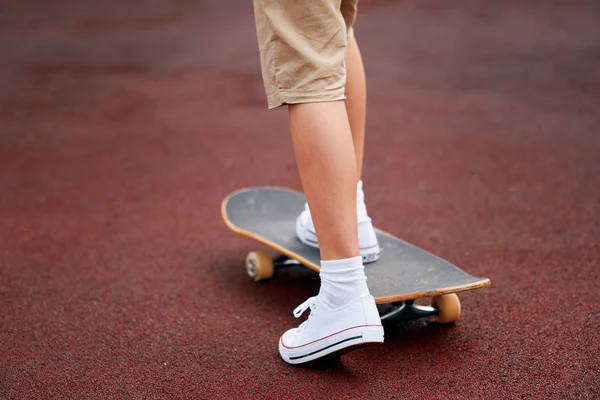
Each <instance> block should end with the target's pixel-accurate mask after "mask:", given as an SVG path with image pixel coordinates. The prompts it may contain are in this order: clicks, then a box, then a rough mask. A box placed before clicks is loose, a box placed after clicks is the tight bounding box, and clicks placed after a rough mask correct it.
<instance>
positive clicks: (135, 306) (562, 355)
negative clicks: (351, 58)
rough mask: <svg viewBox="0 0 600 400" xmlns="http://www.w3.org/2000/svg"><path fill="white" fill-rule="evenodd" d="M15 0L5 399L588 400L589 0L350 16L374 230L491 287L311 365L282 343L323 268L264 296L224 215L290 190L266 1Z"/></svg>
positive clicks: (0, 115)
mask: <svg viewBox="0 0 600 400" xmlns="http://www.w3.org/2000/svg"><path fill="white" fill-rule="evenodd" d="M9 3H10V4H8V5H7V4H5V5H3V6H2V8H3V13H2V14H1V15H0V49H1V50H0V87H1V90H0V238H1V240H0V360H2V361H1V362H0V397H2V398H11V399H12V398H17V399H32V398H58V397H65V398H72V399H82V398H145V399H146V398H172V397H189V398H209V399H215V398H226V399H232V398H235V399H242V398H280V399H288V398H336V399H338V398H339V399H342V398H382V399H383V398H386V399H387V398H415V399H417V398H418V399H449V398H451V399H473V398H482V399H508V398H511V399H512V398H535V399H550V398H556V399H565V398H570V399H574V398H577V399H588V398H589V399H597V398H599V397H600V383H599V382H600V361H599V358H600V335H599V333H600V331H599V328H598V326H599V325H600V306H599V305H598V302H599V300H600V298H599V295H598V292H599V289H600V284H599V280H600V265H599V256H600V228H599V225H600V136H599V135H600V6H599V5H598V2H595V1H575V2H565V1H543V2H542V1H527V2H522V1H516V0H511V1H503V2H494V1H491V0H487V1H479V0H478V1H476V0H467V1H461V2H458V3H457V4H456V2H454V3H452V4H449V3H448V2H445V1H441V0H421V1H383V0H379V1H372V0H363V1H362V8H361V11H362V14H361V15H360V17H359V22H358V24H357V30H356V31H357V35H358V38H359V41H360V43H361V44H362V46H363V53H364V58H365V63H366V67H367V71H368V79H369V89H370V92H369V93H370V94H369V101H370V103H369V104H370V105H369V115H368V135H369V137H368V143H367V146H368V147H367V152H366V164H367V167H366V168H365V176H364V180H365V188H366V193H367V201H368V205H369V209H370V210H371V214H372V216H373V218H374V220H375V223H376V224H377V225H378V226H379V227H381V228H383V229H385V230H387V231H389V232H391V233H393V234H395V235H398V236H400V237H402V238H405V239H406V240H409V241H411V242H413V243H415V244H417V245H419V246H422V247H424V248H426V249H428V250H430V251H432V252H435V253H437V254H439V255H441V256H443V257H444V258H447V259H449V260H450V261H452V262H454V263H456V264H457V265H460V266H462V267H463V268H465V269H466V270H468V271H470V272H472V273H473V274H476V275H480V276H487V277H490V278H491V280H492V285H491V286H490V287H489V288H485V289H482V290H477V291H474V292H469V293H466V294H464V295H462V296H461V298H462V305H463V316H462V318H461V320H460V321H459V323H458V324H456V325H455V326H453V327H441V326H437V325H436V324H433V323H430V322H428V321H424V320H423V321H418V322H414V323H403V324H400V325H398V326H397V327H396V328H391V329H388V330H387V331H386V343H385V344H384V345H383V346H380V347H377V348H369V349H366V350H363V351H361V352H357V353H350V354H347V355H345V356H343V357H342V358H341V359H340V360H339V361H338V362H329V363H324V364H322V365H317V366H314V367H311V368H297V367H292V366H288V365H286V364H285V363H284V362H282V361H281V360H280V359H279V356H278V354H277V340H278V338H279V335H280V334H281V333H282V332H283V331H284V330H286V329H287V328H290V327H292V326H294V325H295V324H297V323H298V321H297V320H295V319H294V318H293V316H292V310H293V308H294V307H295V306H297V305H298V304H300V303H301V302H302V301H304V300H305V299H306V298H307V297H308V296H310V295H314V294H315V293H316V290H317V288H318V280H317V277H316V275H313V274H310V273H307V272H305V271H302V270H296V271H287V272H285V273H282V274H280V275H279V276H278V277H277V278H276V279H275V280H273V281H271V282H268V283H263V284H256V283H253V282H251V281H250V280H249V279H248V277H247V276H246V274H245V271H244V268H243V260H244V257H245V255H246V253H247V252H248V251H249V250H253V249H257V248H260V246H257V244H256V243H254V242H252V241H250V240H247V239H244V238H242V237H239V236H236V235H234V234H233V233H231V232H229V231H228V230H227V228H226V227H225V225H224V224H223V222H222V221H221V216H220V209H219V207H220V202H221V199H222V198H223V197H224V196H225V195H226V194H228V193H229V192H230V191H232V190H234V189H237V188H240V187H243V186H248V185H262V184H272V185H284V186H289V187H292V188H295V189H299V188H300V185H299V180H298V175H297V170H296V167H295V163H294V160H293V153H292V148H291V143H290V139H289V134H288V128H287V113H286V111H285V110H284V109H279V110H276V111H272V112H269V111H267V110H266V106H265V99H264V93H263V87H262V81H261V77H260V67H259V63H258V62H259V61H258V54H257V45H256V37H255V32H254V25H253V15H252V5H251V3H252V2H249V1H241V0H235V1H234V0H230V1H219V0H211V1H198V2H190V1H160V0H159V1H136V2H119V1H115V0H106V1H101V2H97V1H90V0H85V1H80V0H79V1H75V0H66V1H61V2H44V1H39V0H38V1H25V2H9ZM523 4H527V5H523Z"/></svg>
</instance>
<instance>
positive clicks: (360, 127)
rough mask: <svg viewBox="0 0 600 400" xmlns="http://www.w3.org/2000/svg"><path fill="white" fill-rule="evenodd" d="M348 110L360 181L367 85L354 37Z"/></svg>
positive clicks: (350, 52) (348, 61)
mask: <svg viewBox="0 0 600 400" xmlns="http://www.w3.org/2000/svg"><path fill="white" fill-rule="evenodd" d="M346 110H347V112H348V119H349V120H350V128H351V130H352V141H353V142H354V152H355V157H356V165H357V170H358V179H359V180H360V179H361V176H362V166H363V152H364V150H363V149H364V143H365V119H366V112H367V84H366V79H365V70H364V67H363V61H362V57H361V55H360V49H359V47H358V43H357V42H356V39H355V38H354V36H352V38H351V39H350V40H349V41H348V54H347V55H346Z"/></svg>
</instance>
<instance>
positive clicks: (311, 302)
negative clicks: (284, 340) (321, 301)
mask: <svg viewBox="0 0 600 400" xmlns="http://www.w3.org/2000/svg"><path fill="white" fill-rule="evenodd" d="M316 300H317V297H316V296H313V297H309V298H308V299H307V300H306V301H305V302H304V303H302V304H300V305H299V306H298V307H296V308H295V309H294V317H296V318H300V316H302V314H304V311H306V310H308V309H309V308H310V314H309V316H308V319H307V320H306V321H304V322H303V323H301V324H300V326H299V327H298V332H302V330H304V328H305V327H306V325H307V323H308V321H309V320H310V317H311V315H312V313H313V311H314V310H315V308H316V307H317V303H316Z"/></svg>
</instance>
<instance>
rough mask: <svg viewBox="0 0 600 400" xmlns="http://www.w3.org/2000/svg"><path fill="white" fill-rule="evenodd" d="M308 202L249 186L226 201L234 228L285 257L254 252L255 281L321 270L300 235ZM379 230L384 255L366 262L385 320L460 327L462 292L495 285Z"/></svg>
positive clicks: (249, 268)
mask: <svg viewBox="0 0 600 400" xmlns="http://www.w3.org/2000/svg"><path fill="white" fill-rule="evenodd" d="M305 201H306V200H305V197H304V195H303V194H302V193H299V192H296V191H294V190H290V189H286V188H281V187H252V188H246V189H242V190H238V191H236V192H234V193H232V194H230V195H229V196H227V197H226V198H225V199H224V200H223V203H222V205H221V214H222V217H223V220H224V222H225V224H226V225H227V226H228V227H229V229H231V230H232V231H233V232H235V233H238V234H240V235H243V236H246V237H248V238H250V239H254V240H256V241H258V242H260V243H262V244H264V245H266V246H268V247H270V248H271V249H272V250H275V251H276V252H277V253H279V255H278V256H277V257H275V258H273V257H271V256H270V255H269V254H268V253H266V252H263V251H252V252H250V253H248V255H247V256H246V272H247V274H248V276H249V277H250V278H252V279H253V280H254V281H257V282H258V281H264V280H268V279H271V278H272V277H273V275H274V272H275V270H276V269H277V268H283V267H289V266H297V265H303V266H305V267H308V268H310V269H311V270H313V271H316V272H318V271H319V265H320V260H321V258H320V253H319V249H317V248H313V247H309V246H306V245H305V244H303V243H302V242H300V240H299V239H298V238H297V237H296V218H297V217H298V215H299V214H300V212H301V211H302V210H303V207H304V203H305ZM375 231H376V235H377V239H378V241H379V248H380V257H379V260H378V261H376V262H374V263H371V264H365V273H366V275H367V279H368V280H367V282H368V285H369V290H370V292H371V294H372V295H373V297H374V298H375V302H376V303H377V304H378V309H379V310H380V317H381V320H382V322H389V321H392V320H410V319H417V318H422V317H433V318H434V320H435V321H436V322H438V323H454V322H456V321H457V320H458V319H459V317H460V313H461V306H460V300H459V299H458V296H457V295H456V293H457V292H462V291H465V290H472V289H478V288H482V287H484V286H487V285H489V284H490V280H489V279H488V278H478V277H475V276H472V275H470V274H468V273H466V272H465V271H463V270H462V269H460V268H458V267H457V266H455V265H453V264H451V263H449V262H447V261H445V260H443V259H441V258H440V257H437V256H435V255H433V254H431V253H429V252H427V251H425V250H423V249H420V248H418V247H416V246H414V245H412V244H410V243H407V242H405V241H403V240H401V239H399V238H397V237H394V236H392V235H390V234H388V233H386V232H383V231H382V230H379V229H375ZM424 297H431V305H429V306H425V305H419V304H415V300H417V299H421V298H424ZM386 306H387V307H386Z"/></svg>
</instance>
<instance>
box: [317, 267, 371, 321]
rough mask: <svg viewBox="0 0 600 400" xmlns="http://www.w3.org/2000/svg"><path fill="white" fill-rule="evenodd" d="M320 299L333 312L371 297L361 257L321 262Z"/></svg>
mask: <svg viewBox="0 0 600 400" xmlns="http://www.w3.org/2000/svg"><path fill="white" fill-rule="evenodd" d="M319 276H320V278H321V290H320V291H319V297H320V298H321V300H323V302H324V303H325V305H326V306H327V307H328V308H329V309H332V310H335V309H337V308H340V307H343V306H345V305H346V304H348V303H349V302H350V301H352V300H354V299H357V298H359V297H363V296H368V295H370V292H369V288H368V287H367V277H366V275H365V267H364V266H363V263H362V258H361V257H360V256H358V257H353V258H345V259H343V260H331V261H321V272H320V273H319Z"/></svg>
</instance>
